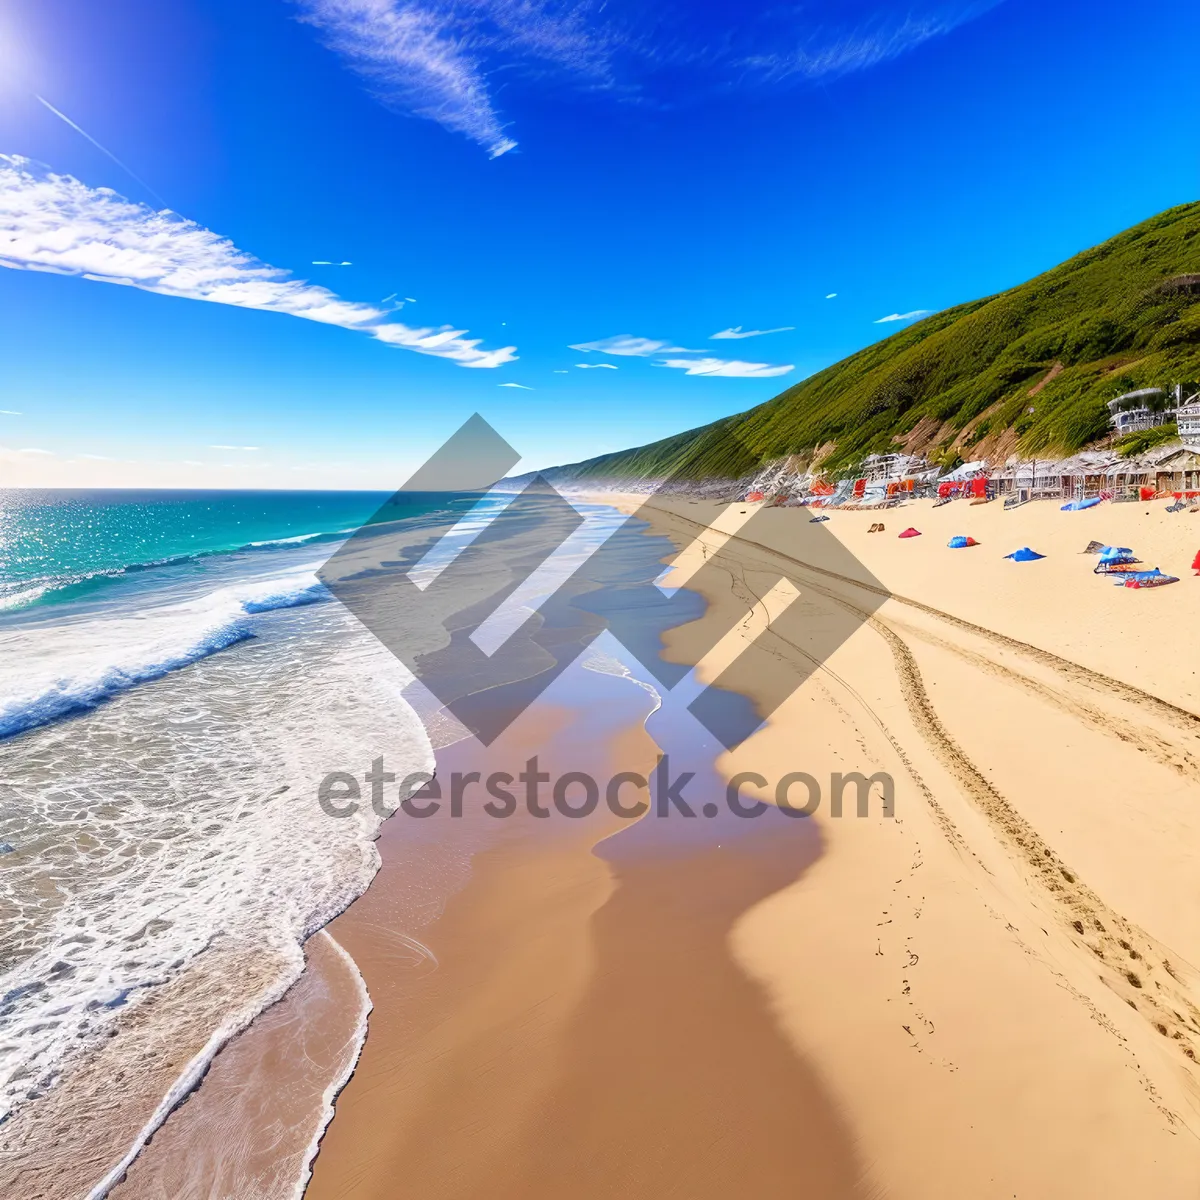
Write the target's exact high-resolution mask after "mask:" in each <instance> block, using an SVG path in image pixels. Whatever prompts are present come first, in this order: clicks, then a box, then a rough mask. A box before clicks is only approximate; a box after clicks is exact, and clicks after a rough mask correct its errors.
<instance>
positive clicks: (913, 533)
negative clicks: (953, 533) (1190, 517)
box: [900, 525, 1200, 574]
mask: <svg viewBox="0 0 1200 1200" xmlns="http://www.w3.org/2000/svg"><path fill="white" fill-rule="evenodd" d="M900 536H901V537H903V538H910V537H920V536H921V531H920V530H919V529H914V528H913V527H912V526H911V525H910V526H909V527H908V528H907V529H906V530H905V531H904V532H903V533H902V534H901V535H900ZM1196 557H1197V558H1198V559H1200V554H1197V555H1196ZM1198 574H1200V572H1198Z"/></svg>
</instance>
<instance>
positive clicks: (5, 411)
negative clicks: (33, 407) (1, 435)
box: [0, 408, 25, 417]
mask: <svg viewBox="0 0 1200 1200" xmlns="http://www.w3.org/2000/svg"><path fill="white" fill-rule="evenodd" d="M24 415H25V414H24V413H19V412H17V411H16V410H15V409H11V408H0V417H23V416H24Z"/></svg>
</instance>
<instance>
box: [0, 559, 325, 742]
mask: <svg viewBox="0 0 1200 1200" xmlns="http://www.w3.org/2000/svg"><path fill="white" fill-rule="evenodd" d="M44 590H45V589H43V591H44ZM23 595H26V593H18V597H20V596H23ZM325 595H326V593H325V590H324V587H323V586H322V584H321V583H320V581H319V580H318V579H317V577H316V576H315V575H314V574H313V573H312V571H311V570H310V569H304V570H300V571H295V572H291V573H289V574H287V575H283V576H279V577H276V578H267V579H260V580H256V581H252V582H248V583H244V584H235V585H231V586H228V587H223V588H220V589H218V590H217V591H214V592H211V593H209V594H208V595H207V596H202V597H200V598H198V599H195V600H188V601H184V602H182V603H177V604H168V605H162V606H161V607H156V608H148V609H147V610H146V611H144V612H141V613H138V614H137V615H135V616H119V617H118V616H108V617H98V618H91V619H87V620H84V621H76V622H73V623H72V624H70V625H69V627H68V629H67V630H66V632H65V636H64V629H63V627H62V626H52V627H49V628H47V629H38V628H29V627H24V628H21V629H18V630H10V631H7V632H5V633H4V634H0V661H2V662H3V663H4V670H3V673H0V738H5V737H12V736H13V735H14V734H18V733H23V732H24V731H25V730H28V729H33V728H35V727H36V726H38V725H44V724H46V723H47V722H50V721H54V720H57V719H58V718H60V717H63V716H66V715H68V714H69V713H73V712H79V711H82V710H85V709H88V708H94V707H95V706H96V705H97V704H99V703H101V702H102V701H104V700H107V699H110V698H111V697H112V696H115V695H117V694H118V693H120V692H123V691H126V690H127V689H129V688H131V687H135V686H136V685H137V684H139V683H145V682H148V681H149V680H152V679H158V678H161V677H162V676H163V675H166V674H167V673H168V672H170V671H174V670H177V669H178V668H180V667H186V666H188V665H189V664H191V663H194V662H196V661H197V660H199V659H201V658H204V657H206V656H207V655H209V654H215V653H216V652H217V651H218V650H224V649H225V648H226V647H228V646H232V645H233V644H234V643H235V642H239V641H242V640H244V639H245V638H248V637H250V636H251V627H250V622H249V621H248V619H247V618H248V617H249V616H250V615H252V614H254V613H260V612H266V611H268V610H270V609H275V608H288V607H291V606H293V605H298V604H308V603H312V602H313V601H315V600H319V599H321V598H323V597H324V596H325ZM33 598H36V597H33ZM25 603H29V600H26V601H25Z"/></svg>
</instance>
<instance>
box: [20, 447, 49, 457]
mask: <svg viewBox="0 0 1200 1200" xmlns="http://www.w3.org/2000/svg"><path fill="white" fill-rule="evenodd" d="M17 453H18V454H47V455H50V456H53V454H54V451H53V450H39V449H38V448H37V447H36V446H26V447H24V448H23V449H21V450H18V451H17Z"/></svg>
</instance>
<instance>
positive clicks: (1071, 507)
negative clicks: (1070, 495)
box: [1062, 497, 1100, 512]
mask: <svg viewBox="0 0 1200 1200" xmlns="http://www.w3.org/2000/svg"><path fill="white" fill-rule="evenodd" d="M1099 503H1100V500H1099V498H1098V497H1095V498H1093V499H1091V500H1072V501H1071V503H1070V504H1064V505H1063V506H1062V511H1063V512H1079V511H1080V510H1081V509H1085V508H1094V507H1095V506H1096V505H1097V504H1099Z"/></svg>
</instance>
